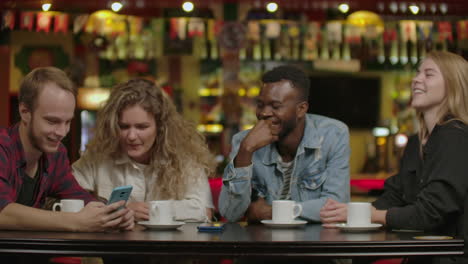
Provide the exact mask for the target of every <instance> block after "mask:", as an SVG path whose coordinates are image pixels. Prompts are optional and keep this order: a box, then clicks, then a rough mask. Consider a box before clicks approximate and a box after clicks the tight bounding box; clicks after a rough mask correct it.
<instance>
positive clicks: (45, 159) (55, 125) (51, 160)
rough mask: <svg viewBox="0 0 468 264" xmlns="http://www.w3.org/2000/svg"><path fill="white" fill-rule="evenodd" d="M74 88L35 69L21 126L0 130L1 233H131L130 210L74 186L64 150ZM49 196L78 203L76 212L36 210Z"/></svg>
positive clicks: (24, 96) (57, 74)
mask: <svg viewBox="0 0 468 264" xmlns="http://www.w3.org/2000/svg"><path fill="white" fill-rule="evenodd" d="M75 99H76V88H75V86H74V85H73V84H72V82H71V81H70V79H68V77H67V76H66V75H65V73H64V72H63V71H61V70H59V69H57V68H53V67H45V68H37V69H35V70H33V71H32V72H30V73H29V74H28V75H26V77H25V78H24V80H23V82H22V84H21V86H20V92H19V112H20V116H21V121H20V122H19V123H18V124H16V125H14V126H12V127H10V128H7V129H6V128H0V229H16V230H46V231H73V232H101V231H107V230H113V229H124V230H130V229H132V228H133V226H134V217H133V211H131V210H129V209H124V210H116V209H117V208H118V207H120V206H122V205H123V204H124V203H123V201H121V202H119V203H114V204H111V205H104V204H103V203H100V202H97V201H94V200H95V199H94V198H93V197H92V196H91V195H90V194H89V193H88V192H86V191H85V190H84V189H83V188H81V187H80V186H79V184H78V183H77V182H76V181H75V178H74V177H73V175H72V174H71V169H70V165H69V161H68V157H67V153H66V149H65V147H64V146H63V145H62V143H61V140H62V139H63V138H64V137H65V136H66V135H67V133H68V131H69V129H70V123H71V120H72V118H73V114H74V110H75ZM47 196H51V197H57V198H60V199H67V198H68V199H82V200H84V201H85V203H86V206H85V207H84V208H83V209H82V210H81V211H79V212H77V213H68V212H53V211H47V210H43V209H40V208H41V207H42V206H43V205H44V202H45V198H46V197H47Z"/></svg>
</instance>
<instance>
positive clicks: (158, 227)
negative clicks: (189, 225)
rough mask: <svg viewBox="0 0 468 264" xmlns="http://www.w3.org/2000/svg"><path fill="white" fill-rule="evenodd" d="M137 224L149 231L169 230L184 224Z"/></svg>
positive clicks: (142, 222)
mask: <svg viewBox="0 0 468 264" xmlns="http://www.w3.org/2000/svg"><path fill="white" fill-rule="evenodd" d="M138 224H140V225H142V226H145V227H147V228H150V229H156V230H169V229H176V228H179V227H181V226H183V225H184V224H185V222H176V221H174V222H172V223H168V224H158V223H151V222H149V221H140V222H138Z"/></svg>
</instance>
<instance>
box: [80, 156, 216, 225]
mask: <svg viewBox="0 0 468 264" xmlns="http://www.w3.org/2000/svg"><path fill="white" fill-rule="evenodd" d="M187 166H190V164H187ZM72 168H73V175H74V176H75V178H76V180H77V181H78V183H79V184H80V185H81V186H82V187H83V188H84V189H86V190H92V191H95V192H96V194H97V195H98V196H100V197H103V198H106V199H108V198H109V196H110V194H111V192H112V189H114V188H115V187H118V186H123V185H132V186H133V190H132V193H131V195H130V199H129V201H130V202H132V201H133V202H136V201H140V202H141V201H153V200H160V199H161V198H160V197H159V196H158V190H157V189H156V190H155V189H154V188H153V186H154V185H155V183H156V179H157V176H155V175H151V174H150V173H145V170H146V166H145V165H142V164H138V163H135V162H133V161H132V160H131V159H130V158H128V156H126V155H122V157H120V158H118V159H115V160H114V159H110V158H102V159H93V160H90V159H89V158H85V157H82V158H81V159H79V160H78V161H76V162H75V163H73V165H72ZM189 171H190V172H191V173H193V175H196V174H203V175H202V177H199V178H198V179H199V180H198V181H195V180H194V182H193V183H191V184H188V186H187V193H186V194H185V196H184V197H183V199H181V200H173V201H172V207H173V213H174V219H175V220H176V221H184V222H207V221H209V220H210V219H208V218H207V216H206V208H214V206H213V200H212V196H211V189H210V185H209V183H208V177H207V175H206V173H205V172H204V171H203V170H202V169H200V168H196V167H195V166H193V169H192V170H189ZM192 178H196V177H192Z"/></svg>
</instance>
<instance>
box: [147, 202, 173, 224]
mask: <svg viewBox="0 0 468 264" xmlns="http://www.w3.org/2000/svg"><path fill="white" fill-rule="evenodd" d="M149 205H150V220H149V221H150V222H151V223H155V224H170V223H172V222H173V221H174V216H173V213H172V206H171V205H172V201H169V200H163V201H150V202H149Z"/></svg>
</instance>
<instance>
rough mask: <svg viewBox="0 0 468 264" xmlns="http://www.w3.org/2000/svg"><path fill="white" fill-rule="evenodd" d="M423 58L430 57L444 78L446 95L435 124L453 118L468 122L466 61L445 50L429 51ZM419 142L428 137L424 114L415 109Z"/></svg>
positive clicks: (446, 121) (467, 69)
mask: <svg viewBox="0 0 468 264" xmlns="http://www.w3.org/2000/svg"><path fill="white" fill-rule="evenodd" d="M425 59H431V60H432V61H434V63H435V64H437V66H438V67H439V69H440V72H441V73H442V77H443V79H444V84H445V89H446V95H445V98H444V100H443V101H442V103H441V107H440V108H439V112H438V113H437V122H436V123H437V124H438V125H443V124H446V123H448V122H450V121H453V120H458V121H461V122H463V123H464V124H468V62H467V61H466V60H465V59H464V58H463V57H461V56H459V55H457V54H454V53H451V52H447V51H432V52H429V53H428V54H427V56H426V58H425ZM417 118H418V123H419V128H420V129H419V133H418V134H419V139H420V142H423V140H425V139H427V138H428V137H429V130H428V128H427V126H426V124H425V123H424V114H423V113H422V112H421V111H417Z"/></svg>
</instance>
